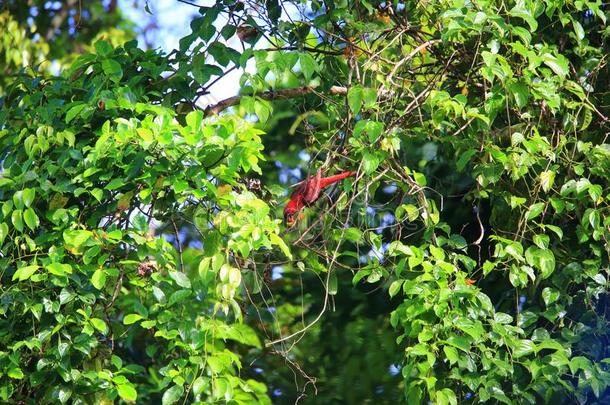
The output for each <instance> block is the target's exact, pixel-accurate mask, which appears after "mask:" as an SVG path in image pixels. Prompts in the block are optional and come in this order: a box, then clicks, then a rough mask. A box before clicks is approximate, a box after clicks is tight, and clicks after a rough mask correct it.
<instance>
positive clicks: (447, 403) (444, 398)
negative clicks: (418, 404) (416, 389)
mask: <svg viewBox="0 0 610 405" xmlns="http://www.w3.org/2000/svg"><path fill="white" fill-rule="evenodd" d="M435 403H436V404H437V405H457V397H456V396H455V393H454V392H453V391H452V390H451V389H449V388H443V389H442V390H440V391H437V392H436V402H435Z"/></svg>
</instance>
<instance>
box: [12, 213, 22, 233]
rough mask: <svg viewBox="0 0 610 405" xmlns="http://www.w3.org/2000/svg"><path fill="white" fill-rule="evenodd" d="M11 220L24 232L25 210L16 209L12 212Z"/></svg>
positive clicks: (16, 227)
mask: <svg viewBox="0 0 610 405" xmlns="http://www.w3.org/2000/svg"><path fill="white" fill-rule="evenodd" d="M11 221H12V222H13V226H14V227H15V229H17V230H18V231H19V232H23V211H21V210H15V211H13V213H12V214H11Z"/></svg>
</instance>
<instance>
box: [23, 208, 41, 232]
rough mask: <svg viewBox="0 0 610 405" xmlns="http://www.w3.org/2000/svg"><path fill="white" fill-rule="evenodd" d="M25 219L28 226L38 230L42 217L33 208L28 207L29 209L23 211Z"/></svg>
mask: <svg viewBox="0 0 610 405" xmlns="http://www.w3.org/2000/svg"><path fill="white" fill-rule="evenodd" d="M23 219H24V220H25V224H26V225H27V226H28V228H30V229H31V230H33V231H34V230H36V228H38V226H39V225H40V219H39V218H38V215H36V213H35V212H34V210H33V209H32V208H28V209H27V210H25V212H24V213H23Z"/></svg>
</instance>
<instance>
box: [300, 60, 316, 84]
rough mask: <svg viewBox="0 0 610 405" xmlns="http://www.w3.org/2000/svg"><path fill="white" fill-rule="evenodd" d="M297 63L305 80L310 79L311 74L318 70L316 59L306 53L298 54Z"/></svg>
mask: <svg viewBox="0 0 610 405" xmlns="http://www.w3.org/2000/svg"><path fill="white" fill-rule="evenodd" d="M299 65H300V66H301V72H303V76H305V80H308V81H309V80H311V77H312V76H313V74H314V73H315V72H316V71H317V70H318V64H317V63H316V60H315V59H314V58H313V57H312V56H311V55H310V54H308V53H301V54H299Z"/></svg>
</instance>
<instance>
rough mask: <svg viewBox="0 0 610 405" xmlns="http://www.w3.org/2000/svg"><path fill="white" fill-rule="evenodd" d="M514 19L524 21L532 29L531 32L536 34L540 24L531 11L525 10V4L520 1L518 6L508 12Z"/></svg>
mask: <svg viewBox="0 0 610 405" xmlns="http://www.w3.org/2000/svg"><path fill="white" fill-rule="evenodd" d="M508 15H510V16H512V17H519V18H521V19H523V20H524V21H525V22H527V24H528V25H529V27H530V31H531V32H534V31H536V29H537V28H538V22H537V21H536V19H535V18H534V16H533V15H532V13H531V11H530V10H528V9H526V8H525V3H524V2H522V1H518V2H517V4H516V5H515V6H514V7H513V8H512V9H511V10H510V11H509V12H508Z"/></svg>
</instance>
